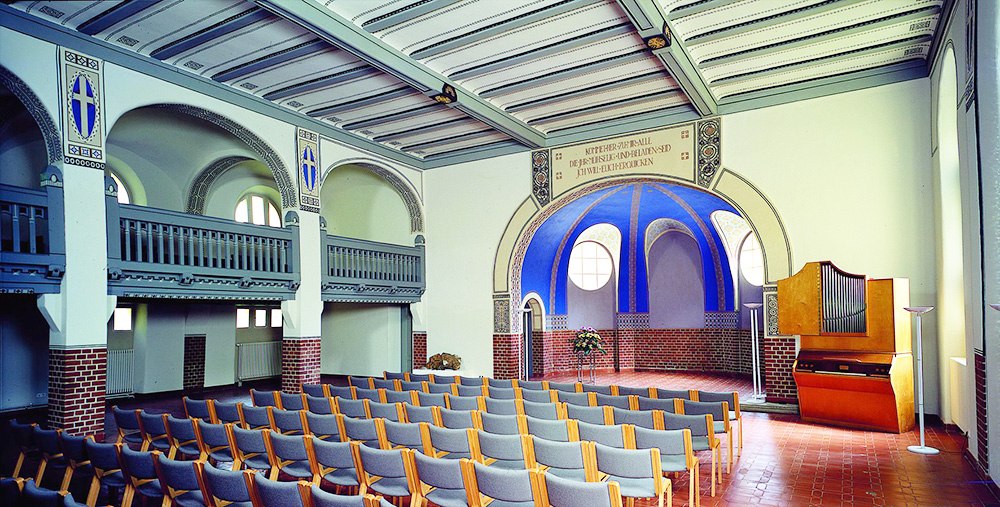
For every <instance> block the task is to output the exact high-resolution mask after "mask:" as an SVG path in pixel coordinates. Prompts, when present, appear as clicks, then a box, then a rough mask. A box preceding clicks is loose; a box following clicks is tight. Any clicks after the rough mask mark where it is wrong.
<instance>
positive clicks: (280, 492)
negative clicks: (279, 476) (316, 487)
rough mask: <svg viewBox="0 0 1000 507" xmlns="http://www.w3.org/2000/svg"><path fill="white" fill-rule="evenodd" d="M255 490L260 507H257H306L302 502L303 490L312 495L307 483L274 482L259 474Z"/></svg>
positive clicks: (255, 477)
mask: <svg viewBox="0 0 1000 507" xmlns="http://www.w3.org/2000/svg"><path fill="white" fill-rule="evenodd" d="M253 485H254V490H255V491H256V493H257V499H258V501H259V502H260V505H259V506H257V505H256V503H255V504H254V505H255V507H305V502H304V501H303V500H302V490H303V489H305V490H306V491H307V492H308V493H307V495H308V494H309V493H311V491H310V490H309V486H308V485H307V484H306V483H305V482H302V481H300V482H280V481H272V480H270V479H268V478H266V477H264V474H257V475H254V477H253Z"/></svg>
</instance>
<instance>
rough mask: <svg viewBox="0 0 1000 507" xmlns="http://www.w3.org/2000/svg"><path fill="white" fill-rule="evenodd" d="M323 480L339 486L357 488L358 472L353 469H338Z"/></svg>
mask: <svg viewBox="0 0 1000 507" xmlns="http://www.w3.org/2000/svg"><path fill="white" fill-rule="evenodd" d="M323 480H324V481H326V482H329V483H330V484H336V485H338V486H357V485H358V472H357V471H356V470H355V469H353V468H338V469H336V470H334V471H332V472H330V473H328V474H326V475H324V476H323Z"/></svg>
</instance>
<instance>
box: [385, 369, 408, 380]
mask: <svg viewBox="0 0 1000 507" xmlns="http://www.w3.org/2000/svg"><path fill="white" fill-rule="evenodd" d="M382 378H384V379H386V380H406V373H403V372H398V371H384V370H383V371H382Z"/></svg>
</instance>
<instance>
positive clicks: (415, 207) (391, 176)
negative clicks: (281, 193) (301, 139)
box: [320, 157, 424, 233]
mask: <svg viewBox="0 0 1000 507" xmlns="http://www.w3.org/2000/svg"><path fill="white" fill-rule="evenodd" d="M345 165H354V166H357V167H361V168H363V169H365V170H367V171H369V172H371V173H372V174H374V175H376V176H378V177H379V178H381V179H383V180H385V182H386V183H388V184H389V186H391V187H392V189H393V190H395V191H396V193H397V194H399V197H400V199H402V200H403V204H404V205H405V206H406V211H407V213H409V215H410V232H411V233H419V232H424V212H423V208H422V206H421V204H420V197H419V196H418V195H417V191H416V189H414V188H413V185H412V184H410V182H409V180H408V179H406V178H405V177H404V176H403V175H401V174H400V173H399V171H398V170H396V169H394V168H392V167H391V166H387V165H386V164H384V163H382V162H379V161H377V160H373V159H370V158H364V157H353V158H344V159H341V160H338V161H336V162H334V163H332V164H329V165H327V166H326V169H324V170H323V176H322V179H321V180H320V188H321V189H322V187H323V183H325V182H326V177H327V176H328V175H329V174H330V173H331V172H333V170H334V169H336V168H338V167H341V166H345Z"/></svg>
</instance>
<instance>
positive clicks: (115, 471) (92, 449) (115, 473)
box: [84, 435, 125, 505]
mask: <svg viewBox="0 0 1000 507" xmlns="http://www.w3.org/2000/svg"><path fill="white" fill-rule="evenodd" d="M123 445H125V444H105V443H98V442H97V441H95V440H94V437H93V435H91V436H89V437H87V441H86V442H84V446H85V447H86V449H87V456H88V457H89V458H90V466H91V467H93V469H94V476H93V478H91V480H90V489H88V490H87V505H95V502H97V497H98V495H99V494H100V492H101V486H104V488H106V489H107V491H108V496H109V497H110V496H111V492H112V491H114V492H116V493H117V492H121V491H123V490H124V489H125V475H124V474H123V473H122V465H121V460H119V459H118V454H119V453H120V449H121V447H122V446H123ZM105 503H110V502H105Z"/></svg>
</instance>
